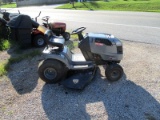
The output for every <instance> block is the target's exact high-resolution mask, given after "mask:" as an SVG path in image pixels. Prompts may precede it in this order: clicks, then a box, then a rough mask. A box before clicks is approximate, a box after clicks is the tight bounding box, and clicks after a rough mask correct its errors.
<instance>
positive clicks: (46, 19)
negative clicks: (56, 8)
mask: <svg viewBox="0 0 160 120" xmlns="http://www.w3.org/2000/svg"><path fill="white" fill-rule="evenodd" d="M49 18H50V17H49V16H44V17H42V20H43V21H45V22H48V20H49Z"/></svg>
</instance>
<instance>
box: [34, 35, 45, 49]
mask: <svg viewBox="0 0 160 120" xmlns="http://www.w3.org/2000/svg"><path fill="white" fill-rule="evenodd" d="M33 43H34V45H35V46H36V47H43V46H45V44H46V41H45V37H44V35H36V36H35V37H34V38H33Z"/></svg>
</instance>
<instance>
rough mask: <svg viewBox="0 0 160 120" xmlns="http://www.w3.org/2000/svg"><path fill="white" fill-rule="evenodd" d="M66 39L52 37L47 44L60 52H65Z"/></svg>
mask: <svg viewBox="0 0 160 120" xmlns="http://www.w3.org/2000/svg"><path fill="white" fill-rule="evenodd" d="M64 42H65V40H64V38H62V37H57V36H52V37H50V39H49V40H48V41H47V44H48V45H50V46H52V47H58V49H57V50H58V51H63V48H64Z"/></svg>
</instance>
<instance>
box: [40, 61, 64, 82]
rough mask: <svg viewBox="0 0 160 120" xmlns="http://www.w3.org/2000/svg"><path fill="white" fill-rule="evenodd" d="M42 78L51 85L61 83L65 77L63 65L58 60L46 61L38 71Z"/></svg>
mask: <svg viewBox="0 0 160 120" xmlns="http://www.w3.org/2000/svg"><path fill="white" fill-rule="evenodd" d="M38 74H39V76H40V78H41V79H42V80H43V81H44V82H46V83H49V84H53V83H57V82H59V81H60V80H61V79H62V78H63V77H64V75H65V71H64V68H63V66H62V63H61V62H59V61H57V60H45V61H43V62H42V63H41V65H40V66H39V69H38Z"/></svg>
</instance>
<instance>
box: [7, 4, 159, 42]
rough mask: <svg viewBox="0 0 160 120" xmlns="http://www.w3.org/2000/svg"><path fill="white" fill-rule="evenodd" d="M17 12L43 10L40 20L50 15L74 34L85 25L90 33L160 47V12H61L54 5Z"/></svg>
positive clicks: (22, 9) (13, 10) (52, 19)
mask: <svg viewBox="0 0 160 120" xmlns="http://www.w3.org/2000/svg"><path fill="white" fill-rule="evenodd" d="M17 10H20V11H21V13H23V14H29V15H30V16H32V17H34V16H36V15H38V13H39V11H42V14H41V16H40V18H41V17H43V16H45V15H47V16H50V20H51V21H61V22H66V23H67V29H68V30H70V31H72V30H73V29H75V28H77V27H81V26H85V27H87V30H86V32H103V33H104V32H105V33H111V34H113V35H114V36H116V37H118V38H120V39H124V40H130V41H139V42H145V43H153V44H160V34H159V33H160V21H159V20H160V13H148V12H117V11H94V10H93V11H90V10H88V11H80V10H57V9H51V6H48V7H46V6H42V7H35V6H34V7H24V8H18V9H17V8H16V9H9V10H8V11H11V12H17ZM39 22H42V21H41V20H39Z"/></svg>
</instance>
